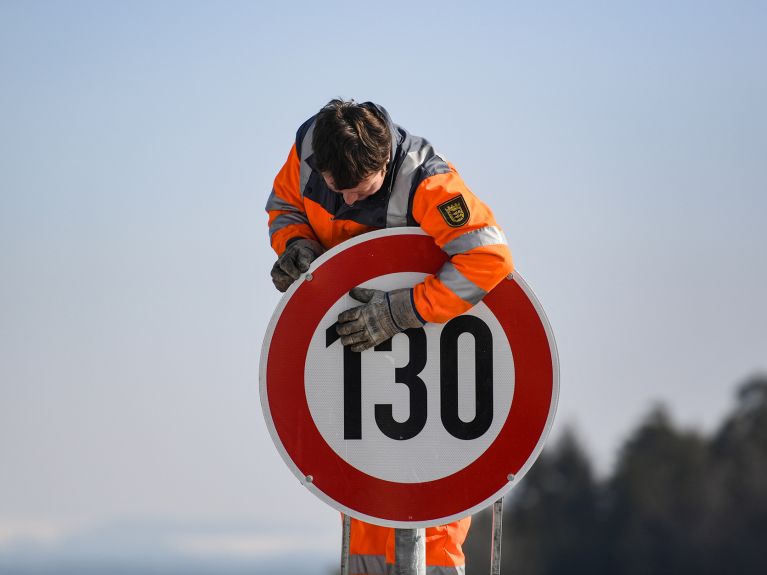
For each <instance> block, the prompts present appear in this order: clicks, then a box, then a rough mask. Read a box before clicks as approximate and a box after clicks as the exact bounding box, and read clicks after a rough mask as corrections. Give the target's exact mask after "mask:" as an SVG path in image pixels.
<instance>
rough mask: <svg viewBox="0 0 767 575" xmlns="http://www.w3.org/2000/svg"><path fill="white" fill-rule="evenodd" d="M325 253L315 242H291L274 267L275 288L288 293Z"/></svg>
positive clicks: (304, 239)
mask: <svg viewBox="0 0 767 575" xmlns="http://www.w3.org/2000/svg"><path fill="white" fill-rule="evenodd" d="M324 251H325V250H324V249H322V246H321V245H320V243H319V242H316V241H314V240H309V239H306V238H301V239H299V240H294V241H292V242H290V244H289V245H288V247H286V248H285V251H284V252H282V255H281V256H280V257H279V258H277V261H276V262H275V263H274V266H273V267H272V282H273V283H274V287H276V288H277V289H278V290H280V291H282V292H284V291H286V290H287V289H288V288H289V287H290V284H292V283H293V282H294V281H296V280H297V279H298V278H299V277H301V274H302V273H306V272H307V271H308V270H309V266H310V265H311V263H312V262H313V261H314V260H316V259H317V258H318V257H319V256H320V255H321V254H322V252H324Z"/></svg>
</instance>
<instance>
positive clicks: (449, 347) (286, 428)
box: [260, 228, 559, 528]
mask: <svg viewBox="0 0 767 575" xmlns="http://www.w3.org/2000/svg"><path fill="white" fill-rule="evenodd" d="M446 261H447V256H446V255H445V254H444V252H442V251H441V250H440V249H439V248H438V247H437V246H436V245H435V244H434V241H433V239H432V238H431V237H429V236H428V235H426V234H424V233H423V232H422V231H420V230H419V229H417V228H397V229H392V230H381V231H378V232H371V233H368V234H364V235H362V236H358V237H356V238H353V239H352V240H349V241H347V242H345V243H344V244H342V245H340V246H337V247H335V248H333V249H332V250H329V251H328V252H326V253H325V254H323V255H322V256H321V257H319V258H318V259H317V260H316V261H315V262H314V263H313V264H312V267H311V269H310V270H309V273H307V274H305V275H304V276H302V277H301V278H300V279H299V280H298V281H296V282H295V283H294V284H293V285H292V286H291V287H290V288H289V289H288V291H287V292H286V293H285V296H284V297H283V299H282V300H281V301H280V304H279V305H278V307H277V309H276V310H275V313H274V315H273V317H272V321H271V322H270V324H269V328H268V330H267V333H266V336H265V338H264V344H263V347H262V351H261V366H260V380H261V404H262V407H263V411H264V417H265V420H266V424H267V427H268V428H269V432H270V434H271V436H272V439H273V441H274V443H275V445H276V447H277V449H278V451H279V452H280V454H281V456H282V458H283V460H284V461H285V463H286V464H287V465H288V466H289V467H290V469H291V470H292V472H293V473H294V474H295V475H296V477H297V478H298V479H299V480H300V481H301V482H302V483H303V484H304V485H305V486H306V487H307V488H308V489H309V490H310V491H312V492H313V493H314V494H316V495H317V496H318V497H319V498H321V499H322V500H323V501H325V502H327V503H328V504H329V505H331V506H333V507H334V508H336V509H338V510H339V511H341V512H342V513H346V514H348V515H351V516H353V517H356V518H358V519H362V520H364V521H368V522H371V523H376V524H379V525H388V526H392V527H402V528H416V527H428V526H432V525H440V524H443V523H447V522H450V521H454V520H456V519H459V518H461V517H465V516H467V515H469V514H471V513H475V512H476V511H479V510H480V509H482V508H484V507H486V506H487V505H489V504H491V503H492V502H493V501H495V500H497V499H498V498H499V497H502V496H503V495H504V494H505V493H506V492H507V491H508V490H510V489H511V488H512V486H513V484H514V483H515V482H516V481H517V480H518V479H519V478H521V477H522V476H523V475H524V474H525V473H526V472H527V470H528V469H529V468H530V466H532V464H533V462H534V461H535V459H536V457H537V456H538V454H539V453H540V452H541V450H542V448H543V443H544V440H545V438H546V435H547V434H548V431H549V429H550V428H551V424H552V421H553V418H554V413H555V410H556V401H557V396H558V389H559V387H558V386H559V370H558V364H557V359H556V347H555V345H554V339H553V336H552V334H551V329H550V327H549V325H548V322H547V321H546V318H545V316H544V314H543V310H542V309H541V306H540V304H539V303H538V301H537V300H536V299H535V296H534V295H533V294H532V292H531V291H530V289H529V288H528V287H527V285H526V284H525V283H524V282H523V281H522V279H521V278H520V277H519V275H518V274H517V273H516V272H515V273H514V274H513V275H511V276H509V277H507V278H505V279H504V280H502V281H501V282H500V283H499V284H498V285H497V286H496V287H495V288H494V289H493V290H492V291H491V292H490V293H488V294H487V295H486V296H485V297H484V298H483V300H482V302H480V303H478V304H477V305H475V306H474V307H473V308H471V309H470V310H469V311H468V312H466V313H464V314H461V315H459V316H457V317H455V318H453V319H451V320H449V321H447V322H445V323H444V324H435V323H428V324H426V325H425V326H424V327H423V328H419V329H409V330H406V331H405V332H403V333H400V334H397V335H395V336H394V337H393V338H392V339H391V340H389V341H387V342H384V343H382V344H380V345H378V346H376V347H375V348H372V349H368V350H365V351H364V352H362V353H355V352H352V351H351V350H350V349H349V348H345V347H343V346H342V345H341V341H340V337H339V336H338V333H337V332H336V325H337V319H338V315H339V314H340V313H341V312H343V311H346V310H348V309H351V308H353V307H356V306H358V305H362V304H361V303H360V302H357V301H356V300H354V299H353V298H351V297H350V296H349V295H348V294H349V290H351V289H352V288H354V287H356V286H363V287H368V288H373V289H380V290H385V291H390V290H393V289H398V288H407V287H412V286H414V285H416V284H418V283H420V282H422V281H423V280H424V278H426V277H427V276H430V275H432V274H435V273H437V272H438V271H439V269H440V267H441V266H442V265H443V264H444V263H445V262H446Z"/></svg>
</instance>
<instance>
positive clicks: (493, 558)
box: [490, 498, 503, 575]
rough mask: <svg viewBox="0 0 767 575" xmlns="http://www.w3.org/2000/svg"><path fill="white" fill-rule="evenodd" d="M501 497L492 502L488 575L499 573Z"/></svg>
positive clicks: (501, 521)
mask: <svg viewBox="0 0 767 575" xmlns="http://www.w3.org/2000/svg"><path fill="white" fill-rule="evenodd" d="M502 535H503V498H501V499H499V500H498V501H496V502H495V503H493V534H492V536H491V541H490V575H501V541H502Z"/></svg>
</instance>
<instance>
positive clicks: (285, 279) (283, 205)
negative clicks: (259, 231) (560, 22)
mask: <svg viewBox="0 0 767 575" xmlns="http://www.w3.org/2000/svg"><path fill="white" fill-rule="evenodd" d="M299 180H300V162H299V159H298V154H297V153H296V146H295V144H293V147H292V148H291V150H290V153H289V154H288V159H287V160H286V161H285V165H284V166H282V169H281V170H280V171H279V173H278V174H277V177H276V178H275V179H274V187H273V188H272V193H271V194H270V195H269V200H268V201H267V202H266V211H267V213H268V214H269V240H270V243H271V245H272V248H273V249H274V251H275V252H277V255H278V256H279V257H278V258H277V261H276V262H275V264H274V266H273V267H272V272H271V275H272V282H273V283H274V286H275V287H276V288H277V289H278V290H279V291H283V292H284V291H285V290H287V289H288V287H290V285H291V284H292V283H293V282H294V281H295V280H297V279H298V278H299V277H300V275H301V274H302V273H304V272H306V271H307V270H308V269H309V265H310V264H311V263H312V261H314V260H315V259H316V258H317V257H318V256H319V255H320V254H321V253H322V252H323V251H324V249H323V247H322V245H320V243H319V241H317V236H316V235H315V233H314V230H312V227H311V225H310V224H309V218H308V217H307V216H306V211H305V210H304V202H303V198H302V197H301V190H300V184H299Z"/></svg>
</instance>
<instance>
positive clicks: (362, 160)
mask: <svg viewBox="0 0 767 575" xmlns="http://www.w3.org/2000/svg"><path fill="white" fill-rule="evenodd" d="M312 147H313V148H314V162H315V165H316V166H317V169H318V170H319V171H321V172H329V173H330V176H331V177H332V178H333V183H334V184H335V188H336V189H339V190H348V189H349V188H353V187H355V186H356V185H357V184H359V183H360V181H361V180H363V179H365V178H367V177H368V176H370V175H371V174H374V173H376V172H377V171H379V170H382V169H383V168H384V167H385V166H386V162H387V161H388V160H389V154H390V152H391V131H390V130H389V125H388V123H387V121H386V120H385V119H384V118H383V117H382V116H381V115H380V113H379V112H378V110H376V108H375V106H374V105H373V104H371V103H364V104H358V103H357V102H355V101H354V100H350V101H344V100H331V101H330V102H328V103H327V104H326V105H325V106H323V108H322V110H320V111H319V113H318V114H317V119H316V122H315V124H314V134H313V135H312Z"/></svg>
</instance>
